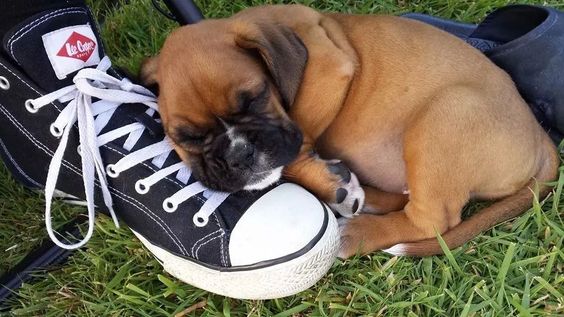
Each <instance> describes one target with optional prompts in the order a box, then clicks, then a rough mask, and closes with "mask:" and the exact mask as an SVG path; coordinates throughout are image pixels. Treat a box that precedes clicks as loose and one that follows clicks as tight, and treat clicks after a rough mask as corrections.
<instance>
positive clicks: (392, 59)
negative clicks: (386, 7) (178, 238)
mask: <svg viewBox="0 0 564 317" xmlns="http://www.w3.org/2000/svg"><path fill="white" fill-rule="evenodd" d="M141 77H142V78H143V80H144V82H145V83H146V84H157V85H158V87H159V92H160V96H159V107H160V113H161V116H162V121H163V124H164V127H165V131H166V133H167V135H168V136H169V137H170V139H171V140H172V142H173V143H174V146H175V148H176V150H177V152H178V153H179V155H180V156H181V157H182V159H183V160H184V161H185V162H187V163H188V164H189V165H190V166H191V168H192V169H193V173H194V174H195V175H196V177H197V178H198V179H199V180H200V181H201V182H202V183H204V184H205V185H206V186H209V187H211V188H214V189H218V190H224V191H238V190H252V189H259V188H264V187H266V186H268V185H270V184H272V183H273V182H275V181H277V180H278V179H279V178H280V176H281V175H282V176H284V177H285V178H286V179H288V180H290V181H293V182H295V183H298V184H300V185H302V186H304V187H306V188H307V189H309V190H310V191H312V192H313V193H315V194H316V195H317V196H319V197H320V198H322V199H324V200H325V201H326V202H327V203H329V204H330V206H331V207H332V208H334V209H335V210H336V211H338V212H339V213H341V214H342V215H345V216H347V217H344V218H341V221H340V225H341V232H342V249H341V253H340V256H341V257H348V256H350V255H353V254H355V253H357V252H360V253H368V252H371V251H374V250H380V249H387V251H388V252H392V253H395V254H404V255H415V256H424V255H430V254H436V253H441V252H442V251H441V248H440V246H439V244H438V242H437V240H436V238H435V237H436V233H437V232H439V233H441V234H443V239H444V240H445V242H446V243H447V245H448V246H449V247H450V248H454V247H457V246H459V245H461V244H463V243H464V242H466V241H468V240H469V239H471V238H472V237H474V236H475V235H477V234H478V233H480V232H481V231H483V230H485V229H488V228H489V227H491V226H493V225H494V224H496V223H499V222H501V221H504V220H506V219H509V218H512V217H515V216H517V215H519V214H521V213H522V212H523V211H524V210H526V209H527V208H528V206H529V205H530V204H531V201H532V199H533V192H534V191H535V190H538V194H539V195H540V196H541V197H543V196H545V195H546V194H547V193H548V192H549V189H547V187H546V186H545V185H544V184H543V183H545V182H547V181H550V180H552V179H554V178H555V175H556V170H557V167H558V164H559V159H558V157H557V154H556V151H555V147H554V146H553V144H552V143H551V141H550V140H549V138H548V136H547V135H546V134H545V132H544V131H543V130H542V128H541V127H540V126H539V124H538V123H537V122H536V120H535V118H534V117H533V115H532V113H531V111H530V110H529V108H528V107H527V105H526V104H525V102H524V101H523V99H522V98H521V97H520V95H519V94H518V92H517V90H516V88H515V86H514V84H513V82H512V81H511V79H510V78H509V77H508V75H507V74H505V73H504V72H503V71H502V70H500V69H499V68H498V67H496V66H495V65H494V64H493V63H491V62H490V61H489V60H488V59H487V58H486V57H484V56H483V55H482V54H481V53H480V52H478V51H477V50H475V49H473V48H471V47H470V46H468V45H467V44H466V43H464V42H463V41H461V40H459V39H457V38H455V37H453V36H451V35H449V34H447V33H445V32H443V31H440V30H438V29H435V28H433V27H431V26H428V25H425V24H423V23H420V22H417V21H412V20H408V19H404V18H400V17H390V16H358V15H347V14H329V13H320V12H317V11H315V10H313V9H310V8H307V7H304V6H299V5H288V6H264V7H256V8H250V9H247V10H244V11H242V12H240V13H238V14H236V15H234V16H232V17H231V18H227V19H218V20H207V21H203V22H200V23H198V24H196V25H190V26H184V27H181V28H179V29H177V30H175V31H174V32H172V34H170V36H169V37H168V39H167V40H166V42H165V44H164V46H163V48H162V51H161V52H160V54H159V56H158V57H155V58H153V59H150V60H149V61H147V62H146V63H145V64H144V66H143V68H142V73H141ZM347 167H349V168H350V171H352V173H351V172H350V171H349V169H348V168H347ZM537 185H538V187H537ZM470 199H491V200H497V202H495V203H494V204H492V205H491V206H490V207H488V208H485V209H484V210H482V211H481V212H479V213H478V214H476V215H474V216H472V217H471V218H469V219H467V220H465V221H461V210H462V208H463V207H464V205H465V204H466V203H467V202H468V201H469V200H470ZM360 211H362V212H361V213H359V212H360ZM352 215H356V216H355V217H352Z"/></svg>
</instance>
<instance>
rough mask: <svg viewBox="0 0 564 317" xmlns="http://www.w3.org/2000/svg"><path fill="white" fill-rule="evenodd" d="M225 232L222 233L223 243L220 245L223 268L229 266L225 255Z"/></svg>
mask: <svg viewBox="0 0 564 317" xmlns="http://www.w3.org/2000/svg"><path fill="white" fill-rule="evenodd" d="M224 245H225V232H222V234H221V242H220V245H219V251H220V252H221V254H220V255H221V263H222V264H223V266H227V256H226V254H225V248H224Z"/></svg>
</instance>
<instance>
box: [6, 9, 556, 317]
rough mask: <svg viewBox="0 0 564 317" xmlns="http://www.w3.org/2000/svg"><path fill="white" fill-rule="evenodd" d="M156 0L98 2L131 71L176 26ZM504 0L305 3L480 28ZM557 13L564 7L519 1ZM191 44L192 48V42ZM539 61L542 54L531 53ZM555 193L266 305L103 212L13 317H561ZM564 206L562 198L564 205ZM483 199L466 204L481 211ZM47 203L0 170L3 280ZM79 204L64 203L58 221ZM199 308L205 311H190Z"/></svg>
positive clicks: (118, 60)
mask: <svg viewBox="0 0 564 317" xmlns="http://www.w3.org/2000/svg"><path fill="white" fill-rule="evenodd" d="M150 2H151V1H150V0H129V1H127V0H119V1H113V0H90V1H89V3H90V4H91V5H92V7H93V9H94V11H95V14H96V15H97V16H98V18H99V19H100V20H101V21H103V24H102V35H103V38H104V41H105V44H106V49H107V53H108V54H109V56H110V57H111V58H112V59H113V61H114V63H115V64H117V65H119V66H122V67H124V68H127V69H129V70H131V71H133V72H135V71H136V70H137V69H138V67H139V64H140V62H141V61H142V59H143V58H144V56H147V55H151V54H154V53H156V52H157V51H158V50H159V48H160V46H161V45H162V42H163V40H164V39H165V37H166V35H167V34H168V33H169V32H170V30H171V29H172V28H174V27H175V24H174V23H173V22H171V21H169V20H167V19H166V18H164V17H163V16H161V15H160V14H159V13H157V12H156V11H155V10H154V9H153V8H152V6H151V3H150ZM198 2H199V4H200V7H201V8H202V9H203V11H204V14H205V15H206V16H207V17H209V18H212V17H224V16H228V15H230V14H232V13H234V12H237V11H239V10H241V9H243V8H245V7H248V6H252V5H258V4H263V3H279V2H282V1H258V0H247V1H243V0H234V1H230V0H205V1H204V0H202V1H198ZM508 2H509V1H505V0H503V1H502V0H494V1H486V0H474V1H452V0H419V1H416V0H411V1H410V0H368V1H353V0H323V1H321V0H320V1H312V0H310V1H301V3H305V4H308V5H310V6H312V7H315V8H318V9H321V10H332V11H340V12H351V13H393V14H397V13H403V12H409V11H417V12H425V13H431V14H435V15H439V16H443V17H446V18H454V19H458V20H463V21H468V22H477V21H480V20H481V19H482V18H483V17H484V15H485V14H486V13H487V12H489V11H491V10H492V9H494V8H496V7H500V6H503V5H506V4H507V3H508ZM517 2H520V3H537V4H549V5H554V6H558V7H560V8H561V9H564V2H562V0H551V1H517ZM187 44H189V43H187ZM531 58H534V56H532V57H531ZM563 172H564V169H562V168H561V173H560V180H559V182H558V183H557V184H555V185H556V187H555V193H556V194H553V195H551V196H549V197H548V198H547V199H545V200H544V201H542V202H537V203H535V204H534V207H533V208H532V209H531V210H530V211H529V212H527V213H526V214H525V215H523V216H522V217H519V218H518V219H516V220H514V221H511V222H506V223H503V224H501V225H499V226H497V227H496V228H494V229H492V230H490V231H488V232H486V233H485V234H483V235H481V236H479V237H477V238H476V239H474V240H473V241H471V242H470V243H467V244H466V245H465V246H463V247H461V248H459V249H456V250H454V251H452V253H451V254H448V255H447V256H435V257H427V258H424V259H410V258H398V257H392V256H389V255H386V254H383V253H376V254H373V255H370V256H364V257H357V258H354V259H351V260H348V261H337V262H336V263H335V265H334V266H333V267H332V269H331V271H330V272H329V273H328V274H327V275H326V276H325V277H324V278H323V279H322V280H321V281H319V283H317V285H315V286H314V287H313V288H311V289H309V290H307V291H305V292H303V293H300V294H297V295H295V296H291V297H287V298H283V299H279V300H270V301H242V300H234V299H229V298H224V297H222V296H217V295H214V294H210V293H207V292H205V291H202V290H200V289H197V288H194V287H191V286H189V285H186V284H183V283H181V282H179V281H178V280H176V279H175V278H173V277H171V276H170V275H168V274H166V273H164V272H163V271H162V269H161V267H160V265H159V263H158V262H157V261H156V260H155V259H153V258H152V256H151V255H150V254H149V253H148V252H147V251H146V250H145V249H144V248H143V246H142V245H141V243H140V242H138V241H137V240H136V239H135V238H134V236H133V235H132V234H131V233H130V232H129V231H128V230H127V229H126V228H122V229H120V230H116V229H115V228H114V226H113V224H112V222H111V220H109V219H108V218H107V217H105V216H99V217H98V220H97V222H96V232H95V234H94V237H93V238H92V239H91V241H90V243H89V245H88V248H87V249H83V250H80V251H78V252H76V253H75V254H74V255H73V256H72V257H71V258H70V260H69V261H68V262H67V263H66V264H64V265H62V266H61V267H59V268H56V269H54V270H51V271H49V272H38V273H37V276H38V277H39V278H38V279H37V280H36V281H34V282H33V283H31V284H26V285H24V287H23V288H21V289H20V290H19V292H18V294H17V296H15V297H14V298H13V299H12V300H11V301H10V302H9V303H6V304H5V305H8V306H9V308H10V312H7V313H6V314H9V315H15V316H175V315H176V316H185V315H186V316H196V315H197V316H200V315H201V316H247V315H250V316H272V315H276V316H357V315H369V316H410V317H411V316H413V317H415V316H446V317H456V316H564V252H563V251H562V243H563V240H564V222H563V220H562V207H560V205H559V204H560V200H561V198H562V197H563V196H562V187H563V185H564V176H563ZM563 204H564V202H563ZM477 207H478V205H477V204H473V205H471V206H470V207H469V208H468V209H469V210H471V209H476V208H477ZM43 210H44V200H43V197H42V196H41V195H40V194H36V193H33V192H30V191H27V190H25V189H23V188H22V187H20V186H19V185H18V184H17V183H16V182H15V181H14V180H13V179H12V178H11V177H10V176H9V175H8V172H7V171H6V169H5V168H4V167H3V166H2V165H0V254H1V255H2V256H1V257H0V274H2V273H3V272H5V271H6V270H7V269H9V268H10V267H12V266H14V265H15V264H16V263H17V262H18V261H19V260H20V259H21V258H22V257H23V256H25V254H26V253H27V252H28V251H29V250H31V249H32V248H33V247H34V246H35V245H36V244H37V243H38V242H39V241H40V240H41V239H44V238H45V237H46V234H45V230H44V228H43V227H44V225H43ZM78 211H82V210H81V209H80V208H77V207H72V208H71V207H68V206H64V205H62V204H61V203H56V206H55V210H54V213H55V214H57V219H56V221H57V223H63V222H65V221H67V220H68V219H69V217H70V215H71V214H74V213H76V212H78ZM194 304H199V306H202V307H201V308H198V309H196V310H195V311H192V312H187V311H186V309H187V308H189V307H191V306H192V305H194Z"/></svg>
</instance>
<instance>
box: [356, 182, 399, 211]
mask: <svg viewBox="0 0 564 317" xmlns="http://www.w3.org/2000/svg"><path fill="white" fill-rule="evenodd" d="M362 189H363V190H364V194H365V197H364V207H363V208H362V212H363V213H368V214H373V215H384V214H387V213H389V212H392V211H399V210H402V209H403V208H404V207H405V205H406V204H407V203H408V202H409V195H407V194H397V193H388V192H384V191H381V190H379V189H377V188H374V187H371V186H362Z"/></svg>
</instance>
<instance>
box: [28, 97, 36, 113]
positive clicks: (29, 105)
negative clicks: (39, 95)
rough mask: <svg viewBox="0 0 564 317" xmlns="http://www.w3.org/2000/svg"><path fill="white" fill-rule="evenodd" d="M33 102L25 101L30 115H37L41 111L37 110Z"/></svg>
mask: <svg viewBox="0 0 564 317" xmlns="http://www.w3.org/2000/svg"><path fill="white" fill-rule="evenodd" d="M32 101H33V100H31V99H28V100H26V101H25V108H26V109H27V111H28V112H30V113H37V111H39V109H37V108H35V106H34V105H33V103H32Z"/></svg>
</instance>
